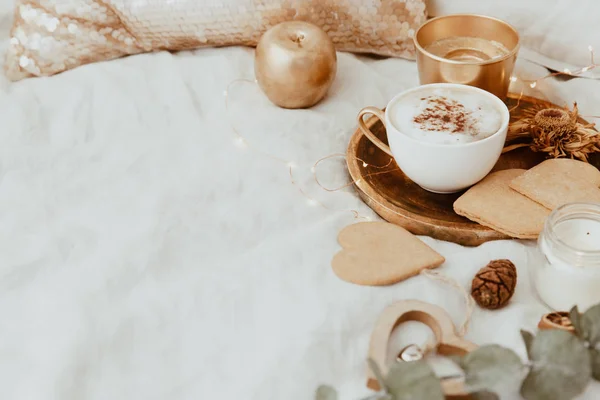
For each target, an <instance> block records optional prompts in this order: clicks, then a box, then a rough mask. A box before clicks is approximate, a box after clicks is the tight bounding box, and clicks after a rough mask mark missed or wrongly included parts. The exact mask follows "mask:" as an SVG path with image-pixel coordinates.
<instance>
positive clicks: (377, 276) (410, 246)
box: [331, 222, 445, 286]
mask: <svg viewBox="0 0 600 400" xmlns="http://www.w3.org/2000/svg"><path fill="white" fill-rule="evenodd" d="M338 241H339V243H340V245H341V246H342V247H343V249H342V251H340V252H339V253H337V254H336V255H335V257H334V258H333V261H332V262H331V266H332V267H333V271H334V272H335V274H336V275H337V276H338V277H340V278H341V279H343V280H345V281H348V282H352V283H356V284H359V285H368V286H382V285H391V284H394V283H396V282H400V281H402V280H404V279H406V278H409V277H411V276H413V275H417V274H418V273H419V272H420V271H421V270H423V269H425V268H436V267H438V266H440V265H441V264H442V263H443V262H444V261H445V260H444V257H442V256H441V255H440V254H438V253H437V252H436V251H435V250H433V249H432V248H430V247H429V246H427V245H426V244H425V243H423V242H422V241H421V240H419V238H417V237H416V236H414V235H413V234H412V233H410V232H408V231H407V230H406V229H404V228H402V227H399V226H397V225H393V224H390V223H387V222H360V223H358V224H353V225H349V226H347V227H345V228H344V229H342V231H341V232H340V234H339V236H338Z"/></svg>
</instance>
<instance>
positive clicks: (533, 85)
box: [529, 82, 537, 89]
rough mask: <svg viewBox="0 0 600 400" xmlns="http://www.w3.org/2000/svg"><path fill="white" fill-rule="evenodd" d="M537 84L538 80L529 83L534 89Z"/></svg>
mask: <svg viewBox="0 0 600 400" xmlns="http://www.w3.org/2000/svg"><path fill="white" fill-rule="evenodd" d="M536 86H537V82H532V83H530V84H529V87H530V88H532V89H533V88H534V87H536Z"/></svg>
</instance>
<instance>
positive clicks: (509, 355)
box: [459, 344, 525, 392]
mask: <svg viewBox="0 0 600 400" xmlns="http://www.w3.org/2000/svg"><path fill="white" fill-rule="evenodd" d="M459 365H460V366H461V368H462V369H463V371H465V381H466V384H467V387H468V388H469V390H470V391H473V392H477V391H491V392H493V391H495V390H496V389H498V388H502V387H504V386H512V387H515V386H518V384H519V383H520V382H521V380H522V379H523V375H524V371H525V366H524V365H523V363H522V362H521V359H520V358H519V356H518V355H517V354H515V352H514V351H512V350H510V349H507V348H504V347H502V346H498V345H497V344H492V345H487V346H482V347H479V348H478V349H476V350H475V351H472V352H470V353H468V354H467V355H465V356H464V357H463V358H462V360H461V362H460V364H459Z"/></svg>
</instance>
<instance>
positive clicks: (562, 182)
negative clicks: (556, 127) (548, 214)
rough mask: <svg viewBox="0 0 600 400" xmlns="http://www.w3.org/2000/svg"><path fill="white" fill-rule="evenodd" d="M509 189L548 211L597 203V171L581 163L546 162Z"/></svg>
mask: <svg viewBox="0 0 600 400" xmlns="http://www.w3.org/2000/svg"><path fill="white" fill-rule="evenodd" d="M510 187H511V188H512V189H514V190H516V191H517V192H519V193H521V194H523V195H525V196H527V197H529V198H530V199H531V200H533V201H536V202H538V203H540V204H541V205H543V206H544V207H546V208H548V209H550V210H553V209H555V208H556V207H559V206H562V205H563V204H567V203H577V202H592V203H593V202H600V171H598V169H597V168H596V167H594V166H593V165H591V164H588V163H584V162H583V161H577V160H570V159H552V160H546V161H544V162H542V163H541V164H538V165H536V166H535V167H533V168H531V169H530V170H528V171H527V172H525V173H524V174H523V175H521V176H518V177H517V178H515V179H514V180H513V181H512V182H511V183H510Z"/></svg>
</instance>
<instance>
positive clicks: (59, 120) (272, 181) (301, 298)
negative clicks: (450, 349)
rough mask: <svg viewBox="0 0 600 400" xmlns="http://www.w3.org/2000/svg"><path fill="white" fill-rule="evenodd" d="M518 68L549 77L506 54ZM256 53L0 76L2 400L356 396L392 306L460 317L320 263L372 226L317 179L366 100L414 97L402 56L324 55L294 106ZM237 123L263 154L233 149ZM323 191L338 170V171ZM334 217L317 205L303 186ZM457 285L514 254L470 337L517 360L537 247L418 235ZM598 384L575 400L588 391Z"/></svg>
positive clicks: (548, 87)
mask: <svg viewBox="0 0 600 400" xmlns="http://www.w3.org/2000/svg"><path fill="white" fill-rule="evenodd" d="M519 71H520V72H519V74H520V75H522V76H536V75H538V74H543V73H544V70H543V69H542V68H541V67H538V66H536V65H533V64H527V63H523V62H521V63H519ZM252 77H253V50H252V49H247V48H227V49H206V50H199V51H195V52H185V53H180V54H176V55H172V54H168V53H157V54H150V55H140V56H135V57H130V58H126V59H122V60H117V61H112V62H106V63H98V64H95V65H89V66H84V67H81V68H78V69H76V70H73V71H71V72H67V73H64V74H61V75H58V76H56V77H53V78H49V79H29V80H24V81H22V82H18V83H15V84H9V83H8V82H7V81H6V80H2V82H1V84H0V110H1V111H2V129H1V130H0V143H1V144H2V145H1V146H0V398H2V399H11V400H29V399H44V400H47V399H57V400H58V399H60V400H66V399H74V400H75V399H78V400H79V399H86V400H105V399H112V400H117V399H127V400H132V399H141V400H151V399H156V400H158V399H190V400H192V399H194V400H204V399H232V400H233V399H252V400H254V399H256V400H258V399H260V400H266V399H298V400H305V399H310V398H312V394H313V392H314V390H315V388H316V387H317V385H318V384H320V383H328V384H331V385H334V386H335V387H337V388H338V389H339V390H340V393H341V398H342V399H343V400H345V399H347V400H351V399H358V398H359V397H360V396H361V395H365V394H367V393H368V391H367V390H366V388H365V386H364V367H365V357H366V351H367V345H368V340H369V335H370V333H371V329H372V328H373V324H374V322H375V319H376V318H377V316H378V314H379V312H380V311H381V310H382V309H383V308H384V307H385V306H386V305H388V304H389V303H391V302H393V301H395V300H399V299H408V298H416V299H420V300H423V301H428V302H431V303H434V304H438V305H440V306H442V307H444V308H445V309H446V310H447V311H448V312H449V314H450V315H451V316H452V318H453V320H454V321H455V323H456V324H460V323H461V321H462V318H463V316H464V311H465V307H464V304H463V302H462V298H461V297H460V295H459V294H458V293H456V292H455V291H454V290H453V289H450V288H447V287H444V286H443V285H440V284H438V283H435V282H432V281H429V280H428V279H427V278H424V277H415V278H411V279H409V280H408V281H406V282H403V283H400V284H397V285H394V286H390V287H385V288H369V287H360V286H355V285H351V284H348V283H346V282H343V281H341V280H339V279H338V278H337V277H336V276H335V275H334V274H333V272H332V271H331V269H330V266H329V262H330V259H331V257H332V256H333V254H334V253H335V252H336V251H338V249H339V248H338V245H337V243H336V235H337V233H338V231H339V230H340V229H341V228H342V227H344V226H346V225H348V224H351V223H353V222H354V219H353V216H352V214H351V213H350V212H348V211H346V210H347V209H349V208H352V209H357V210H359V211H360V213H361V214H363V215H369V216H371V217H372V218H376V216H375V215H374V214H373V213H372V212H371V211H370V210H369V209H368V208H367V207H366V206H365V205H364V204H363V203H362V202H361V201H360V200H359V199H358V198H357V196H356V195H355V193H354V192H353V191H352V190H351V189H348V190H345V191H342V192H337V193H327V192H325V191H323V190H321V189H320V188H319V187H318V186H316V185H315V183H314V181H313V179H312V175H311V172H310V168H311V166H312V164H313V163H314V162H315V161H316V160H317V159H318V158H320V157H322V156H325V155H328V154H331V153H339V152H342V153H343V152H344V151H345V149H346V145H347V143H348V140H349V138H350V135H351V134H352V131H353V129H354V127H355V123H354V120H355V115H356V113H357V111H358V110H359V109H360V108H361V107H363V106H365V105H377V106H383V105H384V104H385V103H386V101H387V100H388V99H389V98H391V96H393V95H394V94H395V93H397V92H399V91H401V90H403V89H406V88H409V87H412V86H415V85H416V84H417V76H416V66H415V64H414V63H412V62H409V61H404V60H397V59H372V58H366V57H357V56H353V55H349V54H339V67H338V76H337V79H336V81H335V83H334V85H333V88H332V90H331V93H330V94H329V96H328V97H327V98H326V100H325V101H324V102H322V103H321V104H319V105H318V106H316V107H314V108H312V109H309V110H298V111H289V110H282V109H278V108H276V107H274V106H272V105H271V104H270V103H268V101H267V100H266V99H265V97H264V96H263V95H262V93H261V92H260V91H259V90H258V88H257V87H256V86H255V85H254V84H248V83H239V84H236V85H234V86H233V87H231V88H230V91H229V95H230V100H231V107H230V114H229V115H227V114H226V112H225V104H224V95H223V92H224V90H225V89H226V87H227V85H228V83H229V82H231V81H232V80H234V79H237V78H250V79H252ZM536 89H537V93H538V95H540V96H541V95H542V94H543V95H544V96H546V97H548V98H550V99H551V100H554V101H556V102H559V103H564V102H571V101H573V100H578V101H579V104H580V109H581V111H582V113H583V114H598V111H597V110H598V107H599V106H600V82H598V81H591V80H581V79H579V80H572V81H569V82H561V83H558V82H557V81H551V80H548V81H544V82H542V83H540V84H539V85H538V87H537V88H536ZM231 124H234V125H235V126H237V127H238V129H239V131H240V133H242V134H243V135H244V136H245V137H246V139H247V140H248V142H249V143H251V144H252V146H254V147H255V148H258V149H261V150H262V151H265V152H268V153H272V154H278V155H279V156H281V157H283V158H284V159H286V160H289V161H293V162H294V163H295V165H296V166H295V167H294V168H293V173H294V177H295V179H296V181H297V185H296V186H294V185H292V184H291V182H290V177H289V173H288V168H287V166H286V165H285V164H284V163H280V162H278V161H275V160H273V159H270V158H267V157H265V156H262V155H260V154H259V153H257V152H256V151H253V150H252V149H251V148H249V147H246V148H239V147H237V146H236V144H235V141H234V135H233V132H232V129H231ZM319 172H320V176H321V177H322V178H323V180H324V181H325V182H326V183H327V184H329V185H331V186H333V185H336V184H341V183H343V182H344V181H345V179H346V172H345V169H344V165H343V162H342V161H341V160H337V161H336V160H333V161H331V162H328V163H324V164H323V165H322V167H321V168H320V169H319ZM299 188H301V189H302V190H303V191H304V192H305V193H307V194H308V195H309V196H311V197H313V198H316V199H318V200H319V201H321V202H322V203H323V204H324V205H325V206H326V207H327V208H328V209H326V208H323V207H320V206H311V205H310V204H309V202H308V200H307V198H306V197H304V196H303V195H302V194H301V193H300V191H299ZM423 240H424V241H426V242H427V243H428V244H430V245H431V246H433V247H434V248H435V249H437V250H438V251H439V252H440V253H442V254H443V255H444V256H445V257H446V259H447V262H446V263H445V264H444V265H443V266H442V267H441V268H440V272H443V273H445V274H447V275H449V276H452V277H454V278H455V279H457V280H458V281H459V282H460V283H462V284H463V285H465V286H468V285H469V284H470V280H471V278H472V276H473V275H474V273H475V272H476V271H477V270H478V269H479V268H480V267H482V266H483V265H485V264H486V263H487V262H488V261H489V260H490V259H496V258H510V259H511V260H513V261H514V262H515V264H516V265H517V267H518V273H519V281H518V285H517V290H516V293H515V296H514V298H513V299H512V301H511V303H510V305H509V306H508V307H506V308H504V309H502V310H499V311H484V310H481V309H476V310H475V313H474V315H473V319H472V323H471V327H470V330H469V332H468V334H467V338H468V339H470V340H472V341H473V342H475V343H478V344H486V343H498V344H501V345H504V346H508V347H510V348H513V349H514V350H515V351H517V352H518V353H519V354H521V355H524V347H523V345H522V343H521V340H520V336H519V329H521V328H524V329H529V330H534V329H535V326H536V324H537V322H538V320H539V318H540V316H541V315H542V313H544V312H545V311H546V310H545V309H544V307H543V306H542V305H541V304H540V303H539V302H537V301H536V300H535V298H534V296H533V294H532V289H531V287H530V285H529V279H528V269H529V268H531V265H530V264H529V256H530V253H531V251H532V245H531V244H526V243H524V242H518V241H502V242H494V243H487V244H484V245H482V246H480V247H478V248H464V247H461V246H458V245H455V244H452V243H444V242H441V241H435V240H432V239H431V238H423ZM599 386H600V385H597V384H593V385H592V386H590V389H589V390H588V392H587V395H586V397H583V398H588V399H593V398H598V396H599V395H600V388H599Z"/></svg>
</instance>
